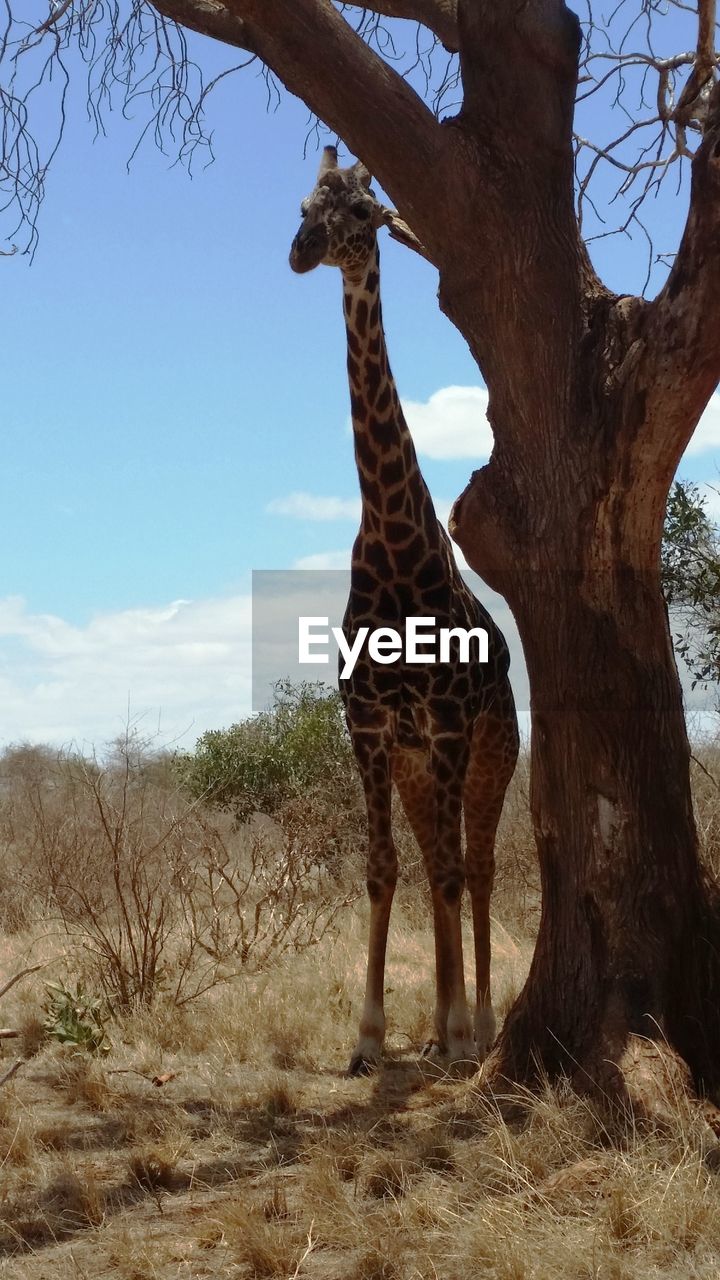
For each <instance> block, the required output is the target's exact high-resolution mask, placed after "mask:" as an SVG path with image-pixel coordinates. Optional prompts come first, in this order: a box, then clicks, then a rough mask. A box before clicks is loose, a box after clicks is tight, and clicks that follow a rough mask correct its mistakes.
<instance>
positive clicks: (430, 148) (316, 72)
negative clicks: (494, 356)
mask: <svg viewBox="0 0 720 1280" xmlns="http://www.w3.org/2000/svg"><path fill="white" fill-rule="evenodd" d="M412 3H413V4H415V3H416V0H412ZM153 4H154V7H155V9H157V11H158V13H160V14H162V15H163V16H164V17H168V18H172V19H173V20H175V21H176V22H179V23H181V24H182V25H184V26H189V27H191V28H192V30H194V31H200V32H205V33H207V34H209V35H214V36H215V37H216V38H217V39H220V40H225V41H227V42H228V43H231V44H235V45H239V46H240V47H242V48H243V49H247V50H248V51H249V52H250V53H254V54H256V55H257V56H258V57H259V58H261V59H262V61H263V62H264V63H265V64H266V65H267V66H268V67H269V68H270V69H271V71H273V72H274V73H275V74H276V75H277V76H278V77H279V79H280V80H282V82H283V83H284V84H285V86H286V87H287V89H288V90H289V91H290V92H291V93H294V94H296V96H297V97H299V98H301V99H302V101H303V102H305V103H306V105H307V106H308V107H309V109H310V110H311V111H313V112H314V113H315V114H316V115H317V116H319V118H320V119H321V120H323V121H324V122H325V123H326V124H327V125H328V126H329V127H330V128H331V129H333V130H335V131H336V132H337V134H338V135H339V136H340V137H341V138H342V139H343V141H344V142H345V144H346V145H347V146H348V147H349V149H350V150H351V151H352V152H353V153H354V154H355V155H357V156H360V158H361V159H362V160H363V162H364V163H365V164H366V165H367V167H368V169H369V170H370V172H371V173H372V174H374V175H375V176H376V177H377V179H378V181H379V182H380V183H381V184H382V186H383V187H384V188H385V190H386V191H387V192H388V193H389V194H390V196H391V197H392V199H393V201H394V203H395V204H396V205H397V207H398V209H399V211H400V214H401V216H402V218H403V219H404V220H405V221H406V222H407V223H408V225H409V226H410V227H411V228H412V230H413V232H414V233H415V234H416V235H417V237H418V239H419V240H420V241H421V242H422V243H423V244H425V245H426V246H428V249H429V250H431V248H432V240H433V238H434V239H436V240H437V237H438V234H439V232H438V231H437V230H436V232H435V236H434V237H433V236H432V228H431V227H428V222H427V215H428V213H429V212H430V210H431V208H432V204H433V201H432V200H431V199H429V198H428V196H429V186H430V184H431V183H432V182H433V178H434V176H435V175H436V174H437V169H438V163H439V160H440V157H441V155H442V153H443V149H444V147H443V139H444V135H443V131H442V129H441V127H440V125H439V124H438V122H437V120H436V119H435V117H434V116H433V114H432V112H431V111H430V110H429V109H428V107H426V106H425V104H424V103H423V102H422V100H421V99H420V98H419V97H418V95H417V94H416V93H415V91H414V90H413V89H412V88H411V87H410V85H409V84H407V83H406V81H405V80H403V78H402V77H401V76H400V75H398V74H397V72H396V71H393V70H392V68H390V67H388V66H387V65H386V63H384V62H383V60H382V58H381V57H380V56H379V55H378V54H376V53H375V52H374V51H373V50H372V49H370V48H369V47H368V46H367V45H366V44H365V42H364V41H363V40H362V38H361V37H360V36H359V35H357V34H356V33H355V32H354V31H353V30H352V28H351V27H350V25H349V24H348V23H347V22H346V20H345V19H344V18H343V17H342V15H341V14H340V13H339V12H338V11H337V9H335V8H333V6H332V5H331V4H330V3H329V0H292V2H291V3H290V0H226V3H225V4H224V5H219V4H216V3H215V2H214V0H153ZM435 7H436V5H433V8H435ZM321 55H322V56H321ZM434 221H435V222H436V221H437V210H436V217H435V219H434ZM429 232H430V234H428V233H429Z"/></svg>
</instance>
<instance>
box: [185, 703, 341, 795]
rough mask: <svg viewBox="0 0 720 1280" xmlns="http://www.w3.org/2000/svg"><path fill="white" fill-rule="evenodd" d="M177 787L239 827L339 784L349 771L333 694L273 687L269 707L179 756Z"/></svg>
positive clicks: (205, 737)
mask: <svg viewBox="0 0 720 1280" xmlns="http://www.w3.org/2000/svg"><path fill="white" fill-rule="evenodd" d="M177 768H178V770H179V775H180V779H181V782H182V784H183V785H184V786H185V787H186V788H187V790H188V791H189V792H190V793H191V795H193V796H195V797H198V798H199V797H203V798H205V799H206V800H208V801H209V802H210V803H212V804H215V805H217V806H218V807H219V808H221V809H229V810H231V811H232V812H233V813H234V814H235V815H236V816H237V817H238V818H239V819H241V820H243V819H245V818H247V817H249V815H250V814H251V813H252V812H253V811H254V810H260V811H261V812H263V813H268V814H272V813H274V812H276V810H277V809H278V808H279V807H280V806H281V805H282V804H283V803H284V802H285V801H287V800H291V799H294V798H296V797H298V796H301V795H303V794H304V793H305V792H306V791H308V790H309V789H312V788H313V787H316V786H318V785H320V784H322V786H323V787H328V786H329V787H332V786H333V783H338V784H340V785H341V786H345V785H346V784H347V779H348V775H352V776H353V778H354V772H355V765H354V758H353V754H352V748H351V745H350V740H349V738H348V735H347V733H346V730H345V724H344V719H343V712H342V705H341V702H340V697H339V695H338V694H337V693H336V692H334V691H332V690H328V689H326V688H325V687H324V686H322V685H319V684H315V685H313V684H307V683H302V684H299V685H293V684H291V683H290V682H289V681H280V682H279V683H278V684H277V685H275V689H274V697H273V704H272V706H271V708H270V710H269V711H264V712H261V713H260V714H259V715H257V716H253V717H252V718H251V719H249V720H243V721H242V722H241V723H240V724H235V725H232V726H231V727H230V728H229V729H211V730H209V731H208V732H207V733H204V734H203V736H202V737H201V738H200V739H199V741H198V743H197V746H196V748H195V752H194V754H192V755H185V756H182V757H179V758H178V760H177Z"/></svg>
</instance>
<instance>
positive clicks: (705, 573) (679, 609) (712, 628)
mask: <svg viewBox="0 0 720 1280" xmlns="http://www.w3.org/2000/svg"><path fill="white" fill-rule="evenodd" d="M662 578H663V589H664V591H665V598H666V600H667V602H668V605H669V606H670V607H671V609H672V610H673V613H674V616H675V617H676V618H678V619H680V621H681V623H682V626H683V630H682V631H681V632H679V633H678V634H676V636H675V648H676V650H677V652H678V653H679V654H680V655H681V657H682V658H683V659H684V660H685V662H686V664H687V666H688V669H689V670H690V672H691V674H692V676H693V687H694V686H695V685H696V684H704V685H707V684H711V683H715V682H717V681H719V680H720V530H719V529H718V527H717V525H715V524H714V523H713V521H712V520H711V519H710V517H709V516H708V513H707V511H706V509H705V498H704V497H703V496H702V494H701V493H700V492H699V490H698V488H697V485H694V484H689V483H683V482H682V481H676V482H675V484H674V485H673V487H672V490H671V492H670V497H669V499H668V506H667V515H666V518H665V529H664V532H663V543H662Z"/></svg>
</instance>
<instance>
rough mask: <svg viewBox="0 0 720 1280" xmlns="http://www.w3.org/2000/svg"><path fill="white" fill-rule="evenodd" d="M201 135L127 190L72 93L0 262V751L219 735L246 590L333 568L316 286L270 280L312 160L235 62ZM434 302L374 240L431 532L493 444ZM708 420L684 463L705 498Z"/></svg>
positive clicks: (243, 630)
mask: <svg viewBox="0 0 720 1280" xmlns="http://www.w3.org/2000/svg"><path fill="white" fill-rule="evenodd" d="M195 47H196V52H197V54H198V56H200V57H202V58H203V60H204V61H205V62H206V63H207V64H208V65H210V64H213V65H217V66H220V65H225V64H226V63H227V58H226V56H225V52H224V51H222V50H216V49H212V48H209V46H208V45H207V42H201V41H196V42H195ZM208 114H209V117H210V120H211V123H212V126H213V128H214V131H215V151H216V155H217V160H216V163H215V164H214V165H212V166H211V167H209V168H208V169H206V170H204V171H203V170H202V169H200V168H199V169H198V171H197V174H196V176H195V178H194V179H193V180H190V179H189V178H188V176H187V173H186V172H185V171H184V170H183V169H182V168H180V167H174V168H172V167H170V165H171V157H168V158H165V157H163V156H162V155H160V154H159V153H158V152H157V151H156V150H155V149H154V147H153V146H152V145H151V144H147V145H146V146H145V147H144V148H143V149H142V150H141V151H140V153H139V155H138V156H137V158H136V159H135V160H134V162H133V164H132V165H131V167H130V171H129V172H128V171H127V169H126V161H127V159H128V156H129V155H130V153H131V151H132V148H133V146H134V143H135V140H136V138H137V135H138V132H139V128H140V127H141V125H142V118H141V114H140V110H138V116H137V119H136V120H135V121H130V122H128V121H125V120H124V119H123V118H122V116H121V115H120V114H119V113H117V114H115V115H111V116H108V117H107V125H108V136H107V137H106V138H100V139H98V140H97V141H94V140H93V130H92V128H91V126H89V125H88V123H87V121H86V119H85V106H84V97H83V86H82V83H81V81H80V79H78V80H77V81H76V84H75V92H74V94H73V96H72V100H71V103H70V109H69V117H68V125H67V129H66V134H65V138H64V141H63V144H62V147H61V150H60V152H59V154H58V156H57V157H56V159H55V162H54V166H53V168H52V170H51V172H50V174H49V176H48V181H47V196H46V199H45V203H44V205H43V208H42V211H41V215H40V222H39V230H40V242H39V246H38V249H37V252H36V255H35V259H34V261H33V262H32V265H31V264H30V262H29V260H28V258H27V257H21V256H19V255H18V256H16V257H14V258H4V259H1V260H0V270H2V273H3V286H4V287H3V291H2V296H1V298H0V311H1V312H2V316H1V323H2V333H3V363H4V377H3V408H2V417H3V423H4V428H5V440H6V457H5V466H4V468H3V471H2V474H1V476H0V545H1V546H2V548H3V554H2V557H1V559H0V564H1V566H2V572H1V575H0V694H1V695H2V698H3V704H4V708H5V714H4V716H3V726H2V729H1V730H0V740H1V741H4V742H7V741H18V740H20V739H29V740H44V741H51V742H57V743H61V742H69V741H78V742H80V743H82V744H84V745H87V744H88V743H95V744H96V745H98V747H100V746H101V745H102V743H103V742H104V741H106V740H108V739H110V738H112V737H113V736H115V735H116V734H117V733H118V732H120V731H121V729H122V726H123V724H124V722H125V721H126V720H127V718H128V716H129V718H130V719H131V720H133V721H138V722H139V723H140V724H141V726H142V727H143V728H144V729H145V730H147V731H148V732H153V731H154V730H156V729H158V730H159V732H160V735H161V737H165V738H176V737H178V736H182V741H183V742H184V743H185V744H186V745H190V744H191V743H192V741H193V740H194V738H195V737H196V736H197V734H198V733H200V732H202V731H203V730H204V729H205V728H209V727H219V726H220V725H223V724H229V723H231V722H232V721H233V720H236V719H237V718H238V717H239V716H241V715H243V714H245V713H247V711H248V710H249V705H250V700H249V689H250V679H249V676H250V672H249V600H248V593H249V590H250V572H251V570H252V569H287V568H291V567H294V566H296V565H298V564H300V565H303V564H307V565H311V566H314V567H318V566H319V567H321V566H322V565H324V564H327V565H332V566H336V565H339V564H341V563H343V561H344V559H345V558H346V557H347V552H348V548H349V546H350V544H351V542H352V538H353V535H354V530H355V524H356V519H357V482H356V478H355V472H354V465H353V459H352V444H351V439H350V435H349V428H348V398H347V384H346V378H345V367H344V331H343V325H342V315H341V292H340V280H339V278H338V275H337V273H335V272H334V271H330V270H326V269H321V270H319V271H317V272H315V273H313V274H312V275H310V276H307V277H302V278H300V277H296V276H294V275H293V274H292V273H291V271H290V269H289V267H288V265H287V253H288V249H289V245H290V240H291V238H292V235H293V234H294V232H295V230H296V228H297V223H298V212H299V203H300V199H301V197H302V196H303V195H304V194H306V192H307V191H308V190H309V189H310V188H311V187H312V185H313V182H314V175H315V168H316V163H317V155H316V152H315V151H314V149H313V148H314V143H312V144H311V145H310V148H309V152H308V156H307V158H304V156H303V145H304V140H305V136H306V133H307V127H308V126H307V119H308V117H307V112H306V110H305V108H304V107H303V106H302V105H301V104H299V103H298V102H297V101H295V100H292V99H290V98H288V97H285V98H284V99H283V101H282V103H281V105H280V107H279V108H278V109H277V110H276V111H271V112H268V111H267V110H266V93H265V87H264V84H263V82H262V81H261V80H259V79H258V77H257V75H256V73H255V70H254V69H253V68H251V69H250V70H249V71H246V72H244V73H242V74H240V75H238V76H235V77H234V78H232V79H230V80H228V81H226V82H224V83H223V85H222V86H220V88H219V89H218V91H217V93H216V96H215V98H214V101H212V102H211V104H210V106H209V109H208ZM592 123H593V122H592V120H590V121H588V120H585V121H584V123H583V127H584V128H585V129H587V128H588V126H589V125H590V124H592ZM599 123H601V124H602V121H599ZM682 210H683V206H682V199H681V200H680V201H676V200H675V199H674V198H672V193H671V192H670V191H669V190H668V192H667V195H666V196H663V197H662V198H661V200H659V201H657V202H655V207H654V209H653V217H654V220H655V225H656V227H657V229H658V231H659V235H660V241H662V245H663V247H665V243H666V242H667V243H668V245H669V246H670V247H671V246H672V245H673V244H675V243H676V241H677V227H678V225H679V224H680V223H681V218H682ZM593 252H594V256H595V258H596V261H597V263H598V265H599V266H600V269H601V271H602V273H603V275H604V277H605V279H606V280H607V281H608V283H610V284H611V285H612V286H613V287H615V288H618V289H621V290H623V291H631V290H635V289H637V288H639V287H640V286H641V284H642V278H643V275H644V261H641V252H640V248H639V246H638V244H637V243H635V244H633V243H632V242H630V241H627V240H624V239H623V240H620V239H617V238H615V239H610V240H604V241H601V242H598V244H597V245H596V247H595V248H594V250H593ZM436 290H437V279H436V274H435V272H434V271H433V270H432V269H431V268H430V267H429V266H428V265H427V264H426V263H424V262H423V261H421V260H420V259H419V258H417V257H416V256H415V255H413V254H411V253H409V252H407V251H404V250H402V249H401V248H400V247H399V246H397V245H395V244H393V243H392V242H390V241H389V240H386V241H385V243H384V245H383V301H384V312H385V325H386V330H387V335H388V343H389V346H390V351H391V358H392V363H393V369H394V373H395V377H396V380H397V383H398V385H399V387H400V390H401V394H402V396H403V398H404V400H405V401H406V402H409V403H408V406H407V409H408V418H409V421H410V423H411V426H412V427H413V429H414V431H415V434H416V439H417V442H418V447H419V451H420V455H421V463H422V465H423V469H424V472H425V474H426V476H427V479H428V483H429V484H430V487H431V489H432V492H433V494H434V496H435V497H436V500H437V502H438V509H439V511H440V512H441V514H443V515H444V514H445V513H446V512H447V509H448V508H449V504H450V502H451V500H452V499H453V498H454V497H455V496H456V495H457V494H458V493H459V492H460V491H461V489H462V488H463V487H464V485H465V484H466V482H467V479H468V477H469V474H470V472H471V471H472V470H473V469H474V467H476V466H478V465H481V464H482V461H483V460H484V459H485V458H486V457H487V453H488V449H489V445H490V436H489V431H488V429H487V427H486V425H485V424H484V423H483V419H482V409H483V403H484V401H483V392H482V390H481V389H480V379H479V375H478V371H477V368H476V367H475V365H474V362H473V361H472V359H471V357H470V355H469V353H468V351H467V348H466V346H465V343H464V341H463V339H462V338H461V337H460V335H459V334H458V333H457V332H456V331H455V330H454V329H453V328H452V327H451V326H450V324H449V323H448V322H447V321H446V320H445V319H444V317H443V316H442V315H441V314H440V312H439V310H438V307H437V301H436ZM453 388H455V389H456V390H453ZM457 388H465V389H467V388H470V390H461V391H458V390H457ZM448 389H450V390H448ZM719 406H720V401H717V400H716V402H715V403H714V404H713V408H712V410H711V412H710V415H709V416H708V417H707V419H706V422H705V423H704V425H703V432H702V434H701V437H700V443H702V442H703V441H705V442H707V443H708V447H706V448H704V449H703V450H702V451H701V452H698V451H697V450H696V451H695V453H694V454H693V455H692V456H690V457H688V459H687V460H686V463H685V464H684V465H683V468H682V472H683V474H684V475H686V476H689V477H693V478H695V479H697V480H698V481H700V482H702V483H705V482H707V481H712V480H713V479H714V478H715V476H716V471H717V465H716V460H717V445H718V443H720V407H719ZM448 455H450V456H448Z"/></svg>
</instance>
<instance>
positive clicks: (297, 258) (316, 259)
mask: <svg viewBox="0 0 720 1280" xmlns="http://www.w3.org/2000/svg"><path fill="white" fill-rule="evenodd" d="M327 250H328V235H327V231H326V230H325V228H324V227H323V226H322V225H321V224H316V225H315V226H314V227H309V228H308V229H307V230H305V229H304V228H303V227H301V228H300V230H299V231H298V233H297V235H296V237H295V239H294V240H293V242H292V245H291V248H290V266H291V267H292V269H293V271H297V272H298V274H299V275H302V274H303V272H305V271H312V269H313V267H317V266H319V264H320V263H321V262H322V260H323V258H324V257H325V254H326V253H327Z"/></svg>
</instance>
